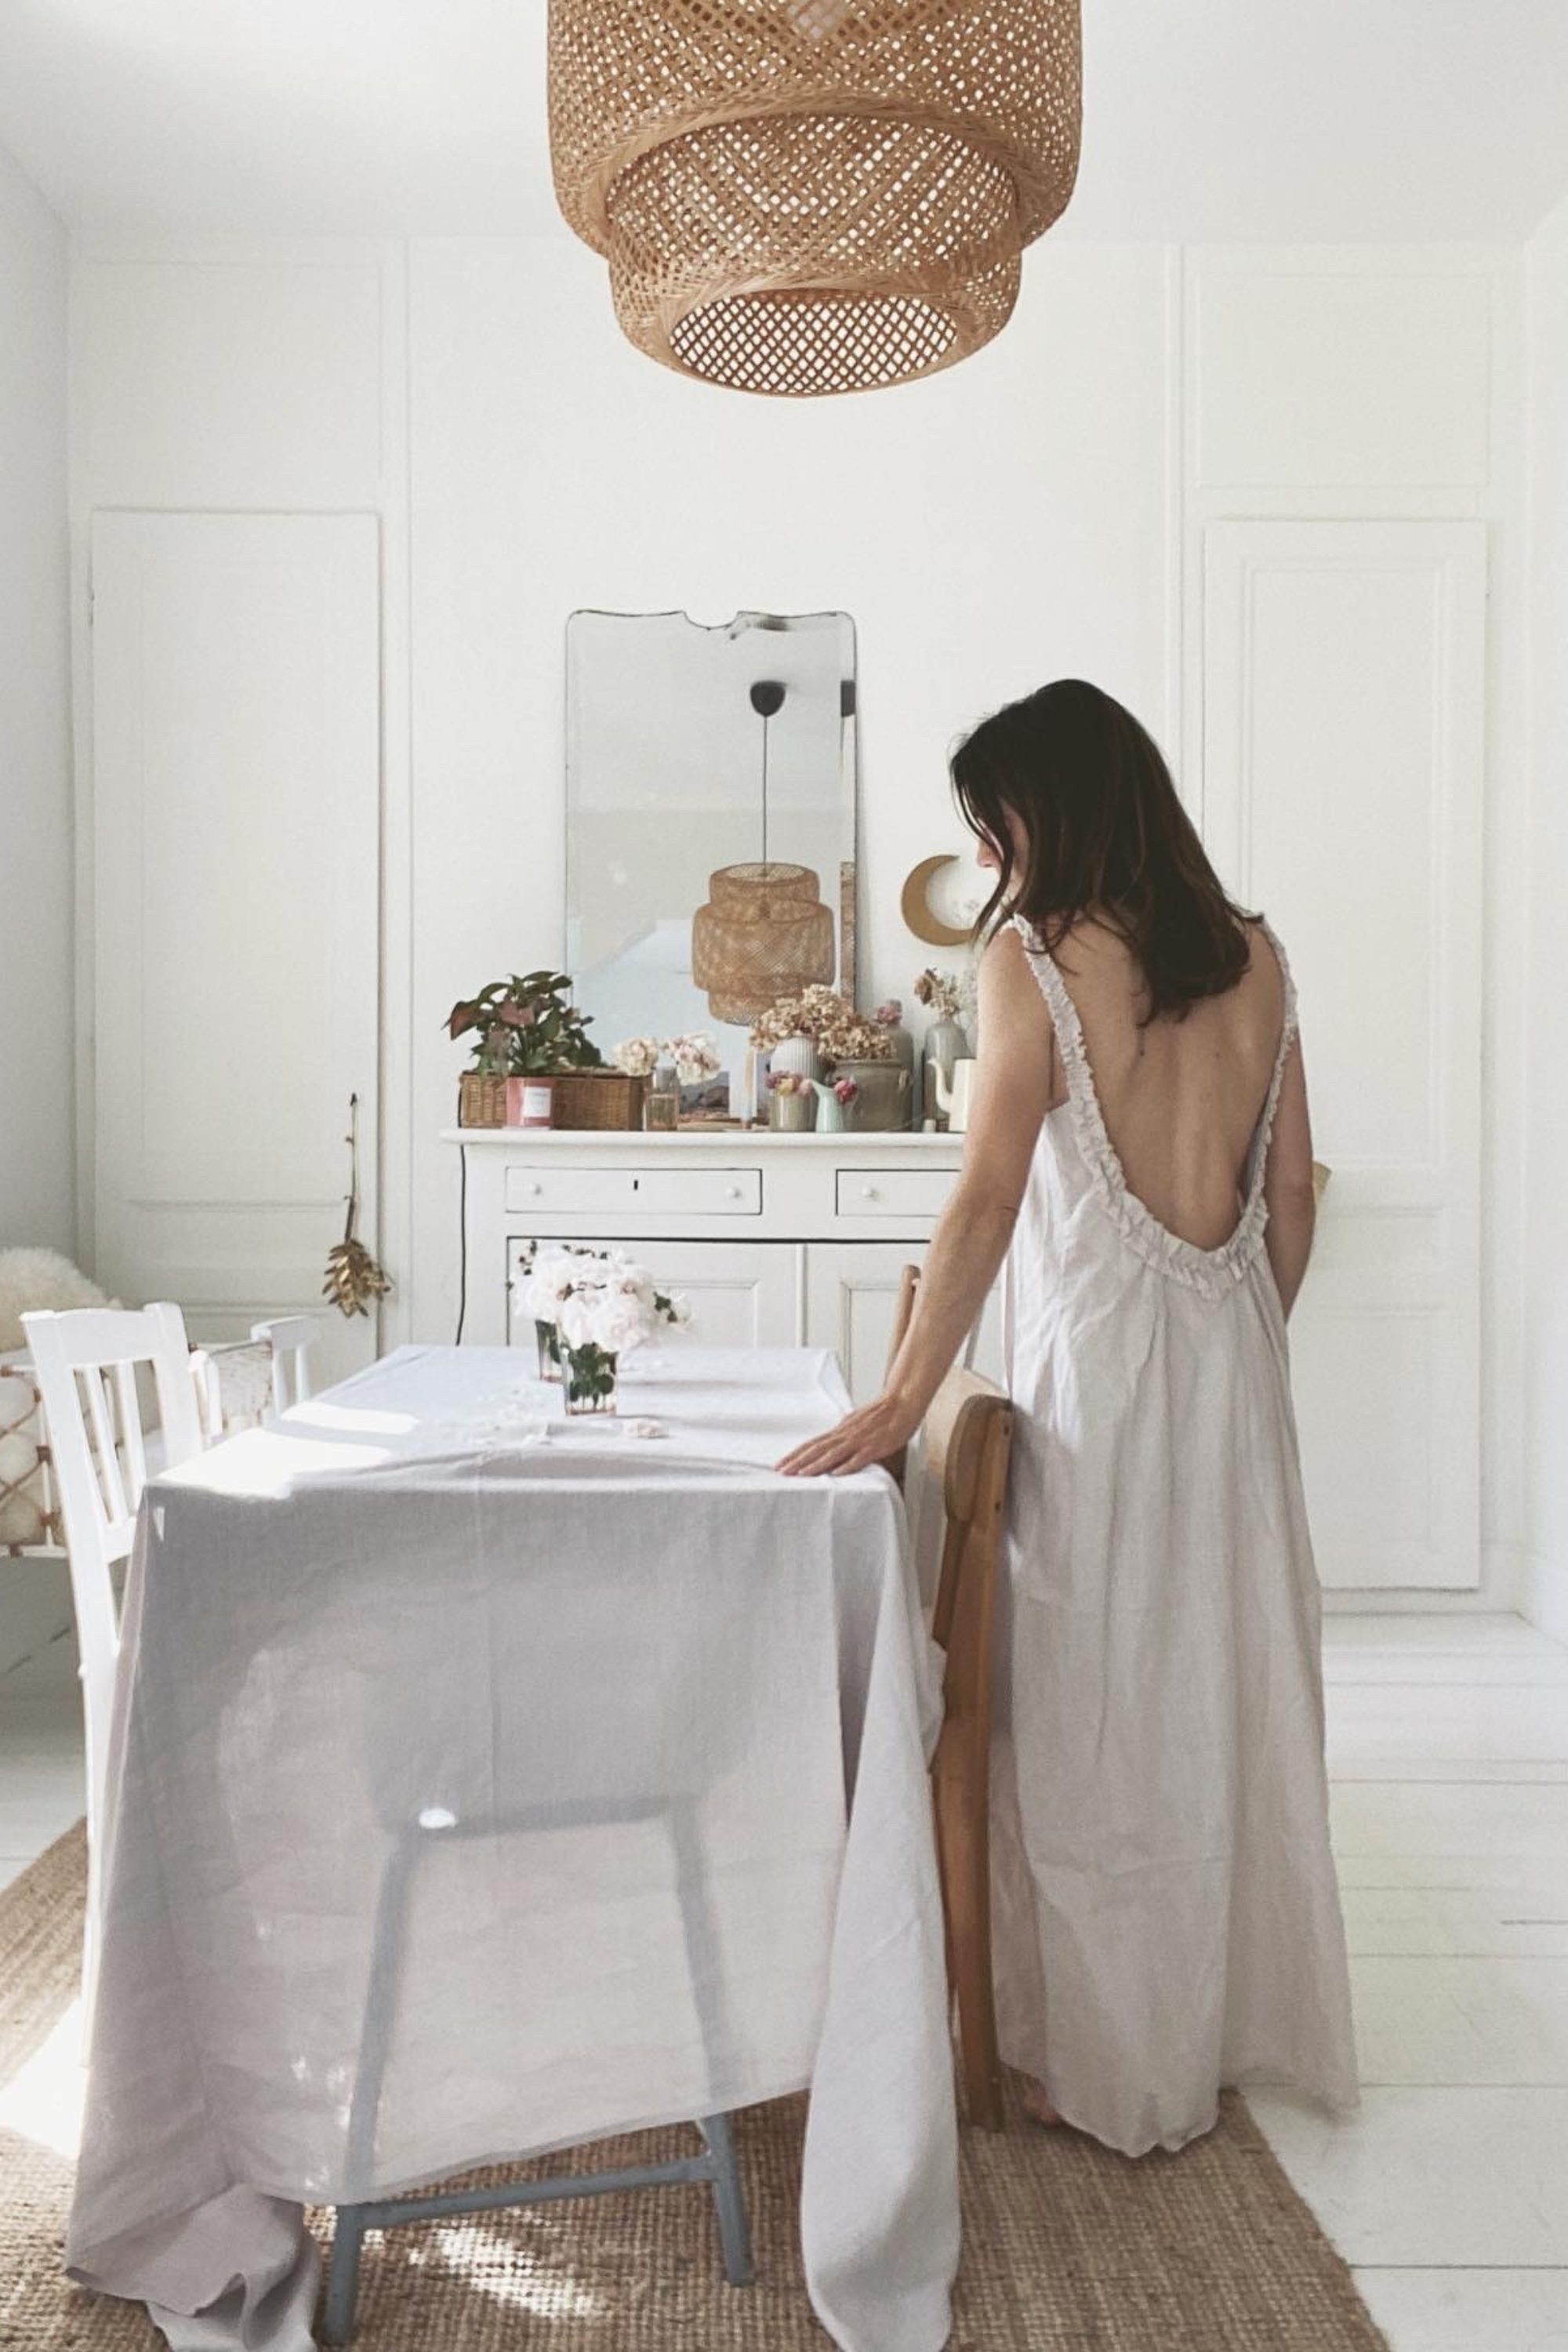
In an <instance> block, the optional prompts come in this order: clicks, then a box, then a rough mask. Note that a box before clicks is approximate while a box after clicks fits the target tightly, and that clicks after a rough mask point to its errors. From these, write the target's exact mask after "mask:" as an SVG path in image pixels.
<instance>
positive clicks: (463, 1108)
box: [458, 1070, 506, 1127]
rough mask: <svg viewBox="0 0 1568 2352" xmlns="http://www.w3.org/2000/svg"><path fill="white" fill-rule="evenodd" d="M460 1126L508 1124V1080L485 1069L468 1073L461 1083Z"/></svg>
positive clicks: (459, 1080)
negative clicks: (490, 1073)
mask: <svg viewBox="0 0 1568 2352" xmlns="http://www.w3.org/2000/svg"><path fill="white" fill-rule="evenodd" d="M505 1125H506V1080H505V1078H504V1077H500V1078H493V1077H491V1076H489V1074H488V1073H487V1072H485V1071H482V1070H465V1071H464V1072H463V1075H462V1076H461V1077H460V1078H459V1079H458V1126H459V1127H504V1126H505Z"/></svg>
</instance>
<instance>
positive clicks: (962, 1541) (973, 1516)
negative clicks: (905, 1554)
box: [889, 1265, 1013, 2131]
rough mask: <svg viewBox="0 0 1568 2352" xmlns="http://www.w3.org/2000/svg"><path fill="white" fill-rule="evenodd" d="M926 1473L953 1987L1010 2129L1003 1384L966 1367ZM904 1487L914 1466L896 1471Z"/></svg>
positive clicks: (935, 1772)
mask: <svg viewBox="0 0 1568 2352" xmlns="http://www.w3.org/2000/svg"><path fill="white" fill-rule="evenodd" d="M919 1283H920V1274H919V1270H918V1268H916V1267H914V1266H912V1265H907V1266H906V1267H905V1268H904V1271H903V1280H902V1282H901V1284H900V1290H899V1303H898V1307H897V1311H896V1315H895V1321H894V1332H893V1343H892V1350H891V1354H890V1355H889V1363H890V1362H891V1360H892V1356H894V1355H896V1354H897V1353H898V1350H899V1349H900V1347H901V1346H902V1344H903V1340H904V1335H905V1333H906V1332H907V1331H908V1329H909V1327H910V1318H911V1317H912V1316H913V1313H914V1307H915V1297H916V1293H917V1290H918V1287H919ZM922 1436H923V1444H924V1453H925V1475H926V1477H927V1479H928V1480H929V1481H930V1483H931V1487H932V1488H933V1489H934V1490H938V1491H940V1493H941V1495H942V1572H941V1576H940V1579H939V1580H938V1584H937V1594H936V1605H935V1607H934V1609H933V1611H932V1612H931V1638H932V1640H933V1641H936V1642H938V1643H940V1644H941V1645H942V1649H943V1651H944V1652H945V1653H946V1658H947V1664H946V1667H945V1670H944V1673H943V1676H942V1734H941V1737H940V1738H939V1739H938V1741H937V1744H936V1752H935V1754H934V1755H933V1756H932V1758H931V1801H932V1806H933V1809H934V1812H935V1822H936V1851H937V1865H938V1869H939V1871H940V1873H941V1877H942V1917H943V1921H944V1923H945V1928H946V1943H947V1981H948V1988H949V1990H950V1992H951V1994H952V1999H953V2000H954V2002H955V2003H956V2005H957V2010H958V2039H959V2054H960V2060H961V2063H962V2070H963V2088H964V2098H965V2104H966V2106H967V2109H968V2114H969V2119H970V2121H971V2123H973V2124H978V2125H980V2126H982V2127H983V2128H984V2129H985V2130H987V2131H995V2130H997V2129H998V2128H999V2127H1000V2126H1001V2122H1002V2066H1001V2060H1000V2058H999V2056H998V2053H997V2049H996V2011H995V2001H994V1992H993V1988H992V1977H991V1808H990V1774H991V1649H992V1631H993V1625H994V1616H995V1598H996V1573H997V1559H998V1555H999V1552H1000V1549H1001V1539H1002V1524H1003V1513H1004V1509H1005V1504H1006V1498H1007V1468H1008V1463H1009V1460H1010V1457H1011V1454H1012V1446H1013V1408H1012V1405H1011V1403H1010V1402H1009V1401H1008V1399H1007V1398H1006V1397H1005V1396H1004V1394H1003V1393H1002V1391H1001V1390H1000V1389H998V1388H997V1387H996V1386H995V1385H994V1382H992V1381H987V1380H984V1379H982V1377H981V1375H980V1374H979V1373H978V1372H971V1371H964V1370H956V1369H955V1370H952V1371H951V1372H949V1374H948V1375H947V1378H946V1379H945V1380H944V1381H943V1382H942V1386H941V1388H940V1389H939V1390H938V1391H937V1392H936V1396H935V1398H934V1400H933V1402H932V1404H931V1411H930V1412H928V1413H927V1415H926V1420H925V1427H924V1431H923V1433H922ZM904 1468H905V1465H904V1463H903V1460H902V1458H901V1457H900V1461H899V1463H898V1465H896V1467H895V1465H893V1464H889V1469H893V1471H894V1475H895V1476H897V1477H899V1478H900V1482H901V1480H902V1477H903V1475H904Z"/></svg>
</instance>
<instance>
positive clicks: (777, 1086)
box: [767, 1070, 811, 1095]
mask: <svg viewBox="0 0 1568 2352" xmlns="http://www.w3.org/2000/svg"><path fill="white" fill-rule="evenodd" d="M767 1088H768V1092H769V1094H771V1095H808V1094H809V1093H810V1092H811V1080H810V1079H809V1078H808V1077H805V1076H802V1074H801V1072H800V1071H799V1070H770V1071H769V1072H768V1076H767Z"/></svg>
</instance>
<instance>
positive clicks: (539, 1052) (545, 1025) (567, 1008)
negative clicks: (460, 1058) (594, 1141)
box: [447, 971, 604, 1078]
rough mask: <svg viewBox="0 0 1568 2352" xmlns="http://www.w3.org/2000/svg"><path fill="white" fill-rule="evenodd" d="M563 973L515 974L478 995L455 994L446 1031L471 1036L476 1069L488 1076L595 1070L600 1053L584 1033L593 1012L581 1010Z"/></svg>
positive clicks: (490, 985) (538, 1074)
mask: <svg viewBox="0 0 1568 2352" xmlns="http://www.w3.org/2000/svg"><path fill="white" fill-rule="evenodd" d="M571 992H572V982H571V979H570V976H569V975H568V974H567V973H565V972H563V971H530V972H523V973H521V974H519V973H517V972H513V973H512V975H511V976H510V979H508V980H492V981H490V982H489V984H488V985H487V986H486V987H484V988H481V989H480V991H479V994H478V995H477V996H468V997H462V998H459V1000H458V1003H456V1004H454V1005H453V1007H452V1010H451V1012H450V1013H448V1014H447V1035H448V1036H451V1037H462V1036H465V1035H467V1034H468V1033H469V1032H473V1033H474V1034H475V1044H474V1048H473V1054H474V1068H475V1069H476V1070H477V1071H479V1072H481V1073H482V1074H483V1075H484V1076H488V1077H514V1078H515V1077H528V1076H544V1075H545V1074H546V1073H548V1072H550V1071H552V1070H593V1069H598V1068H600V1067H601V1066H603V1061H604V1056H603V1055H601V1053H600V1052H599V1049H598V1047H597V1045H595V1044H594V1042H593V1040H592V1038H591V1037H590V1036H589V1035H588V1028H589V1024H590V1022H591V1019H592V1015H591V1014H589V1013H579V1011H578V1010H577V1007H576V1006H575V1005H574V1004H573V1003H571V1002H570V998H571Z"/></svg>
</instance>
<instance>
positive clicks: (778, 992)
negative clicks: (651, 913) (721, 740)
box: [691, 677, 835, 1022]
mask: <svg viewBox="0 0 1568 2352" xmlns="http://www.w3.org/2000/svg"><path fill="white" fill-rule="evenodd" d="M750 695H751V704H752V709H753V710H754V711H755V712H756V714H757V716H758V718H759V719H761V720H762V722H763V778H762V782H763V794H762V853H763V854H762V856H761V857H760V858H758V859H757V860H756V862H755V863H754V864H752V865H746V866H721V867H720V868H719V871H718V872H717V873H716V874H711V875H710V876H709V877H708V903H707V905H706V906H703V907H699V908H698V909H697V912H696V914H695V916H694V917H693V918H692V923H691V976H692V978H693V980H695V981H696V982H697V985H698V987H699V988H702V989H706V991H707V992H708V1009H709V1011H710V1013H712V1015H713V1018H714V1020H715V1021H739V1022H752V1021H760V1020H761V1018H762V1016H763V1013H766V1012H767V1011H768V1009H769V1007H770V1006H772V1005H774V1004H776V1003H778V1001H779V999H780V997H781V996H798V995H799V993H800V992H801V990H802V989H803V988H807V987H809V986H810V984H811V983H812V982H813V981H829V980H831V979H832V978H833V971H834V961H835V950H834V941H833V913H832V909H831V908H827V907H825V906H824V905H823V904H822V900H821V896H820V892H821V887H822V886H821V883H820V882H819V880H818V878H817V877H816V875H815V874H814V873H813V872H812V870H811V868H810V866H789V865H784V864H782V863H781V862H780V861H779V860H778V859H777V858H772V857H770V856H768V721H769V720H770V719H776V718H777V716H778V714H779V712H780V711H781V710H782V709H783V708H784V687H783V686H782V685H781V684H780V682H779V680H778V679H777V678H772V677H760V678H758V679H757V681H756V683H755V684H754V685H753V686H752V688H751V689H750Z"/></svg>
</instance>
